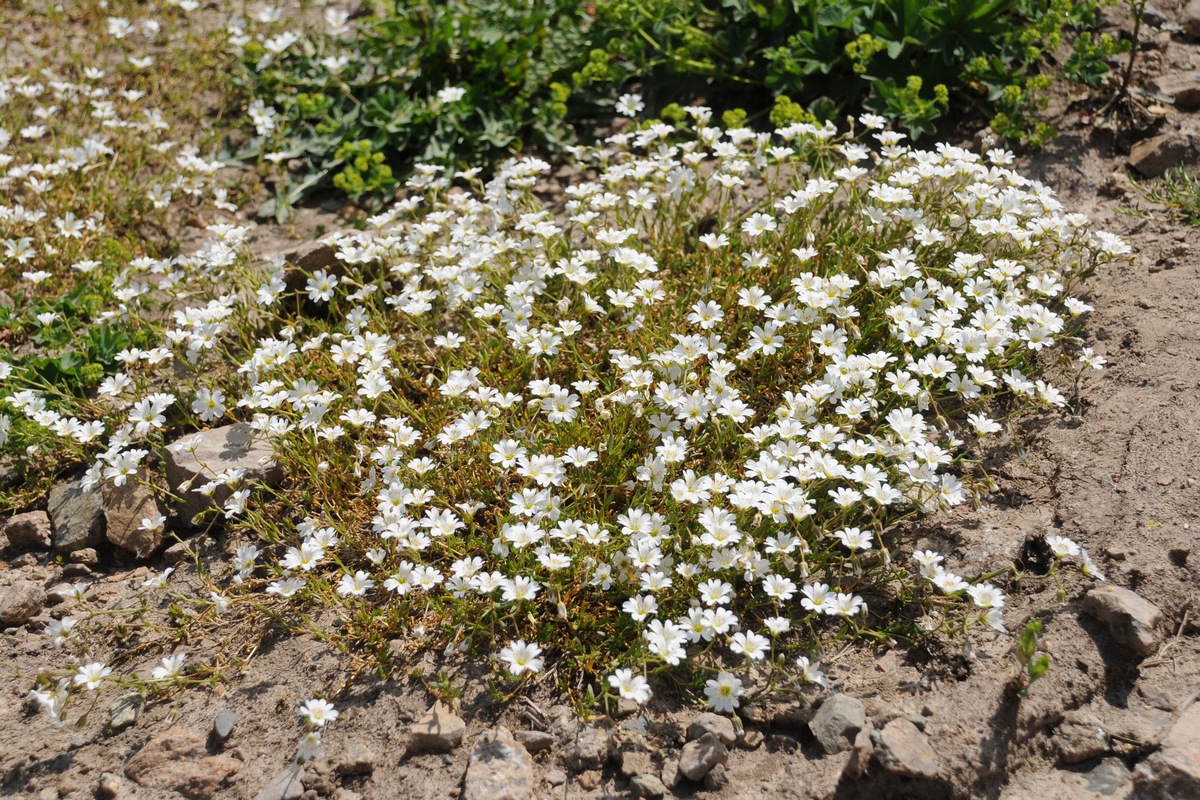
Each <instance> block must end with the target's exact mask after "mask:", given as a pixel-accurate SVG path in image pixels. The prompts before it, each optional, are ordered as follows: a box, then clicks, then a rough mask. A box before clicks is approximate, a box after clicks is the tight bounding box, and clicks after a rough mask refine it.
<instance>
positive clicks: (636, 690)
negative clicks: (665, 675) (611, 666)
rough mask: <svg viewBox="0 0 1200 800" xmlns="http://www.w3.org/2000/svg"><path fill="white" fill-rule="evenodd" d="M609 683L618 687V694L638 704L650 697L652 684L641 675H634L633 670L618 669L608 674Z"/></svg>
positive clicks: (613, 686)
mask: <svg viewBox="0 0 1200 800" xmlns="http://www.w3.org/2000/svg"><path fill="white" fill-rule="evenodd" d="M608 685H609V686H611V687H612V688H614V689H616V690H617V694H618V695H620V696H621V697H623V698H625V699H626V700H633V701H634V702H635V703H637V704H638V705H642V704H643V703H645V702H646V701H647V700H649V699H650V694H651V692H650V684H649V683H647V681H646V679H645V678H643V677H642V676H641V675H634V674H633V671H632V670H628V669H619V670H617V671H616V672H614V673H613V674H612V675H609V676H608Z"/></svg>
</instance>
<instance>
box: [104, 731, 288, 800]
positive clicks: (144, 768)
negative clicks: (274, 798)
mask: <svg viewBox="0 0 1200 800" xmlns="http://www.w3.org/2000/svg"><path fill="white" fill-rule="evenodd" d="M241 766H242V762H240V761H237V760H236V759H233V758H230V757H229V756H226V755H215V756H210V755H208V752H207V751H206V750H205V749H204V739H203V737H201V736H200V735H199V734H197V733H195V732H193V731H190V730H188V729H186V728H184V727H182V726H178V725H176V726H175V727H172V728H168V729H167V730H165V731H163V732H162V733H160V734H158V735H157V736H155V737H154V738H153V739H151V740H150V741H149V742H147V743H146V744H145V746H144V747H142V749H141V750H139V751H137V752H136V753H134V754H133V757H132V758H130V759H129V761H127V762H126V763H125V777H127V778H129V779H130V780H131V781H133V782H134V783H136V784H138V785H139V786H142V787H145V788H147V789H167V790H171V791H176V792H179V793H180V794H181V795H183V796H184V797H187V798H189V799H190V800H206V798H209V797H212V796H213V794H214V793H215V792H216V791H217V789H219V788H220V786H221V784H223V783H224V782H225V781H227V780H229V779H230V778H232V777H233V776H234V775H236V774H237V772H238V770H239V769H241ZM296 797H299V795H297V796H296Z"/></svg>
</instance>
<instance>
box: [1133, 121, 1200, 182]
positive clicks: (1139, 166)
mask: <svg viewBox="0 0 1200 800" xmlns="http://www.w3.org/2000/svg"><path fill="white" fill-rule="evenodd" d="M1196 155H1197V147H1196V142H1194V141H1193V140H1192V137H1191V136H1188V135H1187V134H1185V133H1182V132H1180V131H1170V132H1168V133H1163V134H1160V135H1158V136H1151V137H1150V138H1149V139H1143V140H1141V141H1140V142H1138V143H1137V144H1135V145H1134V146H1133V147H1132V148H1130V150H1129V166H1131V167H1133V168H1134V169H1136V170H1137V171H1138V172H1139V173H1141V174H1142V175H1143V176H1145V177H1147V178H1157V177H1158V176H1159V175H1162V174H1163V173H1164V172H1166V171H1167V170H1169V169H1171V168H1172V167H1177V166H1179V165H1180V164H1184V163H1187V162H1190V161H1193V160H1195V158H1196Z"/></svg>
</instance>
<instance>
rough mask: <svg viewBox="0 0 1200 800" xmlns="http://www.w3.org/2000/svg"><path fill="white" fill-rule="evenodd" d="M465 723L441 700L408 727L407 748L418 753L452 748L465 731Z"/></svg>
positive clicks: (459, 742) (461, 738)
mask: <svg viewBox="0 0 1200 800" xmlns="http://www.w3.org/2000/svg"><path fill="white" fill-rule="evenodd" d="M466 730H467V724H466V723H465V722H463V719H462V717H460V716H458V715H457V714H455V713H454V712H453V711H451V710H450V708H449V707H448V706H446V704H445V703H443V702H442V701H441V700H438V701H436V702H434V704H433V706H432V707H431V708H430V709H429V710H428V711H427V712H425V716H423V717H421V718H420V719H419V720H417V721H416V722H414V723H413V724H412V725H411V726H410V727H409V729H408V732H409V738H408V749H409V751H410V752H413V753H419V752H422V751H425V750H452V749H454V748H455V747H458V746H459V745H460V744H461V743H462V740H463V734H464V733H466Z"/></svg>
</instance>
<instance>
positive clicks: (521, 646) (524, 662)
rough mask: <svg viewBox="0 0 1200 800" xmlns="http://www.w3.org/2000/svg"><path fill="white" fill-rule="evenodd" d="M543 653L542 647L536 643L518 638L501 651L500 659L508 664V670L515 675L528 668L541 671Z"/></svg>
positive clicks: (532, 670)
mask: <svg viewBox="0 0 1200 800" xmlns="http://www.w3.org/2000/svg"><path fill="white" fill-rule="evenodd" d="M541 653H542V648H541V647H538V645H537V644H536V643H528V644H527V643H526V642H525V640H524V639H517V640H516V641H515V642H512V643H510V644H509V645H508V647H505V648H504V649H503V650H501V651H500V660H501V661H503V662H505V663H506V664H508V671H509V672H510V673H512V674H513V675H514V676H515V675H520V674H521V673H523V672H525V671H526V670H528V671H529V672H539V671H540V670H541V669H542V659H541V658H539V656H540V655H541Z"/></svg>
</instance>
